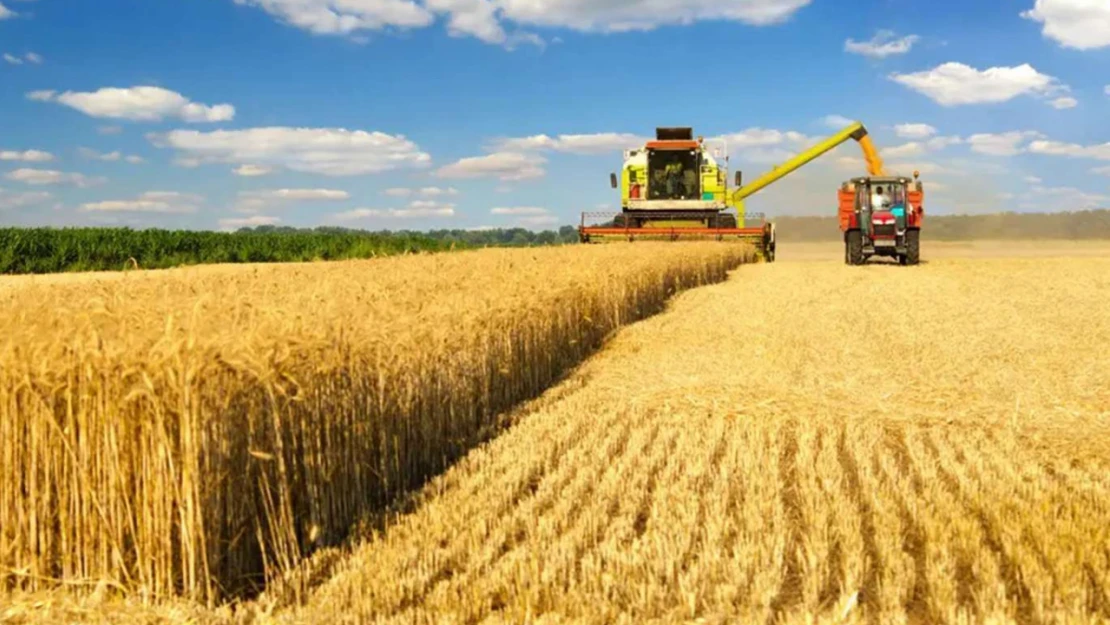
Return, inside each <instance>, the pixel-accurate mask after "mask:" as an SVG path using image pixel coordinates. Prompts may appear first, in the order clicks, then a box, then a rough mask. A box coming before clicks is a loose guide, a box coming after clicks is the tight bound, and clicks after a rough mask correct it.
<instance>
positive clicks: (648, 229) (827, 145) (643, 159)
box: [578, 122, 881, 261]
mask: <svg viewBox="0 0 1110 625" xmlns="http://www.w3.org/2000/svg"><path fill="white" fill-rule="evenodd" d="M850 139H854V140H856V141H857V142H859V143H860V145H861V146H862V147H863V150H864V156H865V158H866V159H867V162H868V168H869V171H871V173H872V174H879V173H881V162H880V161H879V160H878V155H877V152H875V150H874V148H873V146H872V145H871V141H870V138H869V137H868V134H867V129H866V128H865V127H864V126H863V124H861V123H859V122H856V123H853V124H851V125H849V126H847V127H846V128H844V129H843V130H841V131H840V132H838V133H836V134H835V135H833V136H831V137H828V138H826V139H824V140H822V141H820V142H818V143H817V144H815V145H813V146H812V147H810V148H808V149H806V150H805V151H803V152H801V153H799V154H797V155H796V156H794V157H793V158H791V159H789V160H787V161H786V162H784V163H782V164H780V165H778V166H776V167H773V168H772V169H771V170H770V171H768V172H766V173H764V174H762V175H760V176H758V177H756V178H755V179H754V180H752V181H751V182H749V183H748V184H746V185H745V184H742V182H743V179H742V176H741V174H740V172H739V171H737V172H735V186H734V187H733V188H731V189H730V188H729V182H730V180H729V175H728V173H729V172H728V158H729V157H728V145H727V142H726V141H725V140H724V139H716V140H708V141H707V140H706V139H704V138H703V137H697V138H695V137H694V131H693V129H692V128H687V127H667V128H656V130H655V139H654V140H652V141H648V142H646V144H645V145H644V146H642V147H638V148H633V149H629V150H626V151H625V152H624V167H623V168H622V169H621V173H620V174H619V175H618V174H616V173H613V174H610V175H609V181H610V185H611V186H612V187H613V188H614V189H618V188H619V189H620V193H621V212H620V213H617V214H613V213H583V214H582V223H581V225H580V226H579V229H578V232H579V239H580V240H581V241H582V242H583V243H600V242H608V241H635V240H641V239H649V240H659V239H662V240H670V241H675V240H687V239H711V240H718V241H725V240H729V241H744V242H748V243H751V244H752V245H753V246H754V247H755V248H756V249H757V250H758V252H759V253H760V254H761V256H762V257H763V259H764V260H767V261H774V258H775V246H776V242H775V226H774V224H773V223H770V222H768V221H767V220H766V219H765V218H764V216H763V215H762V214H758V213H748V212H747V211H746V210H745V207H744V200H746V199H747V198H749V197H751V196H752V195H754V194H756V193H758V192H759V191H761V190H762V189H764V188H766V187H767V186H769V185H770V184H772V183H774V182H776V181H778V180H781V179H782V178H784V177H786V176H787V175H789V174H790V173H792V172H794V171H795V170H797V169H798V168H799V167H802V166H803V165H805V164H806V163H809V162H810V161H812V160H814V159H816V158H818V157H819V156H821V155H823V154H825V153H827V152H829V151H830V150H832V149H833V148H835V147H837V146H838V145H840V144H841V143H844V142H845V141H848V140H850Z"/></svg>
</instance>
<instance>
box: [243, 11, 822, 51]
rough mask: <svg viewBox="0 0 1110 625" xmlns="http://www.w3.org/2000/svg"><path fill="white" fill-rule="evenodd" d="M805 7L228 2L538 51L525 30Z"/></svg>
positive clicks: (298, 21)
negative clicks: (437, 27)
mask: <svg viewBox="0 0 1110 625" xmlns="http://www.w3.org/2000/svg"><path fill="white" fill-rule="evenodd" d="M811 1H812V0H670V1H668V2H659V1H658V0H592V1H590V2H583V1H582V0H526V1H522V0H425V1H424V4H423V5H421V4H419V3H417V2H415V1H414V0H376V1H366V0H360V1H355V0H235V2H236V3H237V4H242V5H248V6H255V7H259V8H261V9H263V10H265V11H266V12H268V13H270V14H271V15H273V16H275V17H276V18H277V19H279V20H281V21H282V22H284V23H286V24H289V25H291V26H295V27H297V28H301V29H303V30H306V31H309V32H312V33H316V34H324V35H352V34H354V33H357V32H363V31H371V32H373V31H381V30H385V29H400V30H404V29H412V28H423V27H425V26H428V25H430V24H431V23H432V22H433V21H434V19H435V15H436V14H440V15H443V16H445V17H446V25H447V30H448V32H449V33H450V34H451V35H453V36H471V37H475V38H477V39H479V40H481V41H484V42H487V43H493V44H499V45H505V46H508V47H513V46H514V45H517V44H520V43H532V44H541V43H542V40H541V39H540V37H539V36H537V35H536V34H534V33H530V32H527V31H526V30H522V29H524V28H529V27H546V28H568V29H571V30H576V31H579V32H593V33H613V32H626V31H646V30H652V29H654V28H657V27H660V26H666V25H686V24H691V23H693V22H697V21H703V20H727V21H733V22H740V23H744V24H749V25H754V26H766V25H771V24H778V23H782V22H784V21H786V20H788V19H789V18H790V17H791V16H792V15H793V14H794V13H795V12H797V11H798V10H800V9H801V8H803V7H805V6H807V5H808V4H810V2H811Z"/></svg>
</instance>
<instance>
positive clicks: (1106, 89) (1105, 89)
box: [1102, 85, 1110, 95]
mask: <svg viewBox="0 0 1110 625" xmlns="http://www.w3.org/2000/svg"><path fill="white" fill-rule="evenodd" d="M1102 91H1103V93H1105V94H1106V95H1110V85H1106V86H1105V87H1103V88H1102Z"/></svg>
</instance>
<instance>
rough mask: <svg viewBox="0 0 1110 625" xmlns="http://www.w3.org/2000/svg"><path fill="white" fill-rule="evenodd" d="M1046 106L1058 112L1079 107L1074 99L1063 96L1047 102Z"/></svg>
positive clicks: (1077, 101)
mask: <svg viewBox="0 0 1110 625" xmlns="http://www.w3.org/2000/svg"><path fill="white" fill-rule="evenodd" d="M1048 105H1049V106H1051V107H1052V108H1054V109H1058V110H1062V109H1073V108H1075V107H1077V106H1079V100H1076V99H1075V98H1072V97H1069V96H1064V97H1062V98H1056V99H1055V100H1053V101H1051V102H1049V103H1048Z"/></svg>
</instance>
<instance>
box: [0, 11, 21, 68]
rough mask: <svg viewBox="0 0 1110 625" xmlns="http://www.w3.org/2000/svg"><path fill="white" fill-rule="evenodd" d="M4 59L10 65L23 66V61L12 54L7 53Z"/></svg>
mask: <svg viewBox="0 0 1110 625" xmlns="http://www.w3.org/2000/svg"><path fill="white" fill-rule="evenodd" d="M2 6H3V5H0V7H2ZM3 58H4V62H6V63H8V64H9V65H23V59H21V58H19V57H18V56H14V55H12V54H9V53H7V52H5V53H4V57H3Z"/></svg>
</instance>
